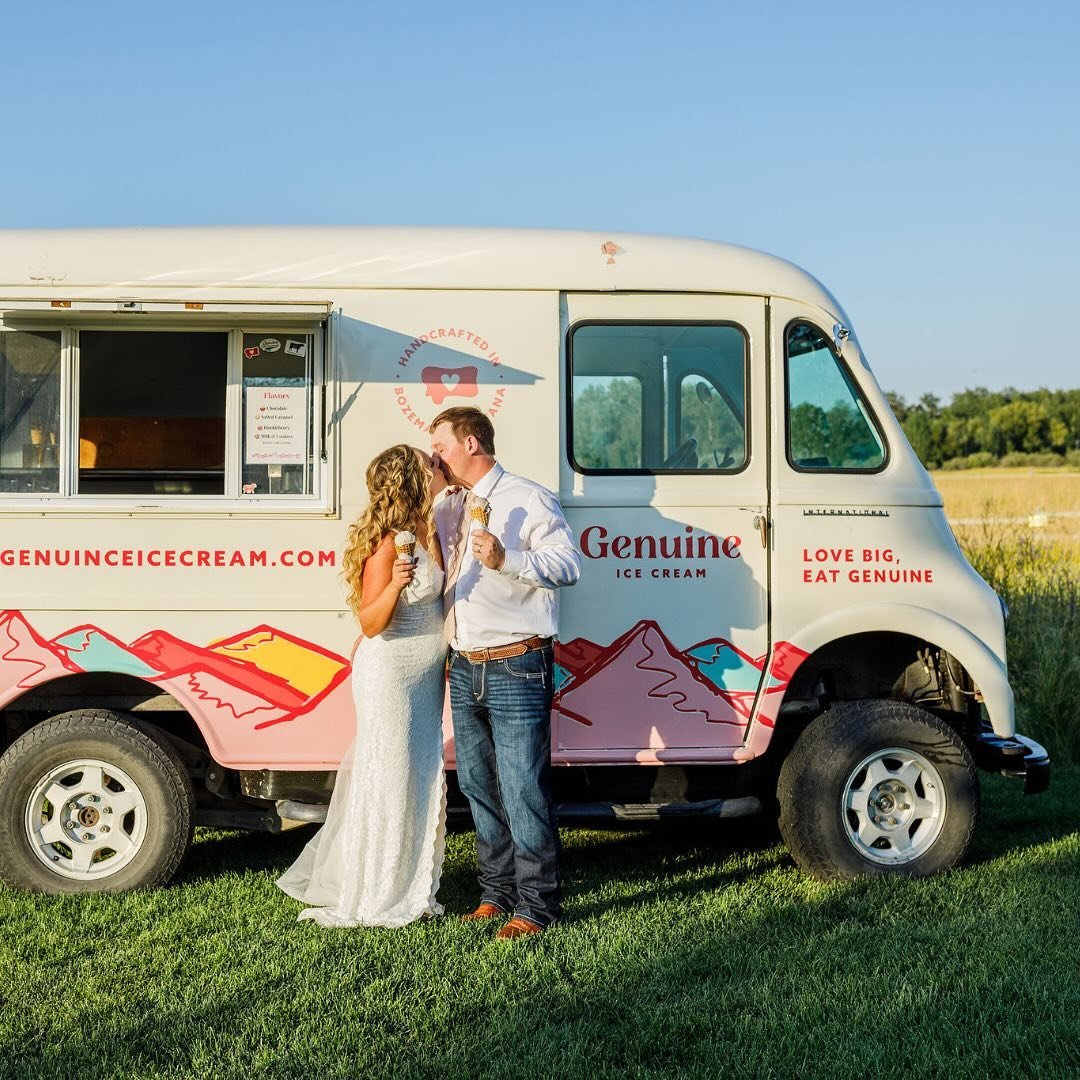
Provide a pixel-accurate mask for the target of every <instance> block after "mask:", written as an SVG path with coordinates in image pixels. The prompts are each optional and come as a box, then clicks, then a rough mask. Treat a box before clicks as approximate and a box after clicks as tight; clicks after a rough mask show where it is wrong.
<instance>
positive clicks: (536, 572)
mask: <svg viewBox="0 0 1080 1080" xmlns="http://www.w3.org/2000/svg"><path fill="white" fill-rule="evenodd" d="M526 521H527V524H528V529H527V531H526V532H525V534H524V535H523V537H522V539H523V540H524V548H523V550H521V551H509V550H508V551H507V552H506V554H505V556H504V559H503V564H502V566H501V567H500V568H499V573H500V574H505V575H506V576H507V577H512V578H515V579H516V580H518V581H521V582H523V583H524V584H526V585H532V586H534V587H536V588H538V589H559V588H563V587H564V586H567V585H573V584H574V582H576V581H577V579H578V578H579V577H581V555H580V554H579V553H578V549H577V545H576V544H575V543H574V534H573V533H572V532H571V531H570V526H569V525H568V524H567V523H566V517H565V516H564V515H563V512H562V507H561V506H560V505H559V500H558V499H556V498H555V496H554V495H551V494H550V493H548V492H546V491H536V492H533V494H532V496H531V498H530V500H529V506H528V516H527V519H526Z"/></svg>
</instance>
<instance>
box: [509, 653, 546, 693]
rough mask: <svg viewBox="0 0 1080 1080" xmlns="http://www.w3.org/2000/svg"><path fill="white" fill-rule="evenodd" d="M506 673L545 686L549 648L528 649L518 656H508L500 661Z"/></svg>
mask: <svg viewBox="0 0 1080 1080" xmlns="http://www.w3.org/2000/svg"><path fill="white" fill-rule="evenodd" d="M500 663H501V664H502V666H503V668H504V669H505V670H506V672H507V674H509V675H513V676H514V678H516V679H524V680H526V681H528V682H533V681H536V682H538V683H539V684H540V686H542V687H546V686H547V680H548V673H549V672H550V670H551V650H550V649H530V650H529V651H528V652H526V653H522V654H521V655H520V656H508V657H507V658H506V659H505V660H502V661H500Z"/></svg>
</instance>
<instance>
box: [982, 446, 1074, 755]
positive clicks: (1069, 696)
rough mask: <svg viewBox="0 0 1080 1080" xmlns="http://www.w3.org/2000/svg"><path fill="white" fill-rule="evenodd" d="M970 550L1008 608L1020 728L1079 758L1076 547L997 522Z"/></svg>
mask: <svg viewBox="0 0 1080 1080" xmlns="http://www.w3.org/2000/svg"><path fill="white" fill-rule="evenodd" d="M1033 456H1036V455H1033ZM988 516H989V515H988ZM964 549H965V554H966V555H967V557H968V560H969V561H970V562H971V564H972V566H974V567H975V569H976V570H977V571H978V572H979V573H980V574H981V575H982V576H983V578H985V579H986V581H987V582H988V583H989V584H990V585H991V587H992V588H994V589H995V590H996V591H997V593H998V594H999V595H1000V596H1001V597H1002V598H1003V599H1004V600H1005V603H1006V604H1008V606H1009V627H1008V635H1007V636H1008V650H1009V681H1010V682H1011V683H1012V687H1013V691H1014V692H1015V694H1016V711H1017V728H1018V730H1020V731H1022V732H1023V733H1024V734H1026V735H1030V736H1031V737H1032V738H1033V739H1037V740H1038V741H1039V742H1041V743H1043V744H1044V745H1045V746H1046V747H1047V749H1049V750H1050V752H1051V755H1052V757H1054V758H1055V759H1056V760H1058V761H1061V762H1063V763H1070V762H1080V705H1078V699H1077V693H1076V688H1077V687H1078V686H1080V573H1078V571H1077V564H1076V562H1075V561H1074V559H1073V555H1072V552H1071V551H1070V550H1069V548H1068V547H1066V546H1064V545H1060V544H1058V545H1054V544H1046V543H1042V542H1040V541H1038V540H1037V539H1034V538H1033V537H1032V536H1031V534H1030V533H1028V532H1026V531H1020V530H1016V531H1012V532H1009V531H1006V530H1005V529H1004V527H1003V526H1000V525H994V524H992V523H988V524H986V525H984V526H983V527H982V530H981V532H980V533H978V534H976V535H975V536H972V537H968V538H966V539H965V542H964Z"/></svg>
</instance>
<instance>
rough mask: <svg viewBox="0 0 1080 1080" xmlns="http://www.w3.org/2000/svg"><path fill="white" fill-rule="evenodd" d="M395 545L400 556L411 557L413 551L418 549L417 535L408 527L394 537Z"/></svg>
mask: <svg viewBox="0 0 1080 1080" xmlns="http://www.w3.org/2000/svg"><path fill="white" fill-rule="evenodd" d="M394 547H395V548H397V553H398V556H399V557H400V556H402V555H404V556H405V557H406V558H408V559H411V558H412V553H413V552H414V551H415V550H416V537H415V536H414V535H413V534H412V533H411V532H409V531H408V530H407V529H402V531H401V532H399V533H398V534H397V535H396V536H395V537H394Z"/></svg>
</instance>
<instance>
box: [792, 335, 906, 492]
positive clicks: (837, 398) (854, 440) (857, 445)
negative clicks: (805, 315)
mask: <svg viewBox="0 0 1080 1080" xmlns="http://www.w3.org/2000/svg"><path fill="white" fill-rule="evenodd" d="M785 360H786V365H787V429H788V447H787V450H788V460H789V461H790V462H791V464H792V465H793V466H794V467H795V468H796V469H802V470H808V471H817V470H828V471H832V472H837V471H843V472H847V471H867V472H873V471H874V470H877V469H880V468H881V467H882V466H883V465H884V464H885V443H884V440H883V439H882V437H881V434H880V432H879V431H878V430H877V427H876V425H875V424H874V422H873V419H872V418H871V415H870V411H869V409H868V408H867V406H866V404H865V402H864V401H863V400H862V396H861V395H860V394H859V391H858V389H857V388H856V386H855V384H854V383H853V382H852V380H851V376H850V375H849V374H848V372H847V370H846V369H845V368H844V366H843V365H842V364H841V363H840V361H839V360H838V359H837V357H836V354H835V353H834V352H833V349H832V345H831V343H830V341H829V339H828V338H827V337H826V336H825V334H824V333H823V332H822V331H821V330H819V329H818V328H817V327H816V326H812V325H811V324H810V323H804V322H796V323H792V325H791V326H789V327H788V330H787V337H786V347H785Z"/></svg>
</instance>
